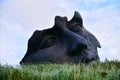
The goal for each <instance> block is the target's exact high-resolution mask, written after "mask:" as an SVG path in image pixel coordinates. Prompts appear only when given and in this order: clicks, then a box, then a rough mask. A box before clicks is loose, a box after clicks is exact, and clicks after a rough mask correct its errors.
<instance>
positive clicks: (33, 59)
mask: <svg viewBox="0 0 120 80" xmlns="http://www.w3.org/2000/svg"><path fill="white" fill-rule="evenodd" d="M97 47H99V48H100V47H101V46H100V44H99V42H98V40H97V39H96V37H95V36H94V35H93V34H91V33H90V32H89V31H87V30H86V29H85V28H84V26H83V20H82V18H81V15H80V14H79V13H78V12H75V14H74V16H73V18H72V19H71V20H70V21H68V20H67V17H60V16H56V17H55V24H54V26H53V27H52V28H49V29H45V30H42V31H38V30H36V31H35V32H34V33H33V35H32V37H31V38H30V39H29V41H28V49H27V52H26V54H25V56H24V58H23V59H22V60H21V62H20V63H21V64H22V63H25V64H30V63H32V64H36V63H44V62H52V63H61V62H69V63H80V62H86V63H88V62H91V61H93V60H98V59H99V56H98V52H97Z"/></svg>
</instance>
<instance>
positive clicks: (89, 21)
mask: <svg viewBox="0 0 120 80" xmlns="http://www.w3.org/2000/svg"><path fill="white" fill-rule="evenodd" d="M74 11H79V13H80V14H81V15H82V17H83V21H84V26H85V28H87V29H88V30H89V31H90V32H92V33H93V34H94V35H95V36H96V37H97V38H98V40H99V41H100V43H101V46H102V48H100V49H98V50H99V56H100V59H101V61H104V60H105V59H106V58H107V59H108V60H113V59H116V60H120V0H0V63H2V64H3V63H7V64H19V61H20V60H21V59H22V58H23V56H24V55H25V53H26V50H27V41H28V39H29V38H30V36H31V35H32V34H33V32H34V31H35V30H36V29H38V30H42V29H46V28H50V27H52V26H53V24H54V17H55V16H56V15H60V16H67V17H68V19H71V18H72V16H73V14H74Z"/></svg>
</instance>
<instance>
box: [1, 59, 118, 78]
mask: <svg viewBox="0 0 120 80" xmlns="http://www.w3.org/2000/svg"><path fill="white" fill-rule="evenodd" d="M0 80H120V62H119V61H105V62H104V63H102V62H94V63H92V64H87V65H86V64H68V63H63V64H50V63H47V64H39V65H22V66H19V67H16V68H15V67H13V66H10V65H4V66H2V65H0Z"/></svg>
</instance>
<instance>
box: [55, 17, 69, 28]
mask: <svg viewBox="0 0 120 80" xmlns="http://www.w3.org/2000/svg"><path fill="white" fill-rule="evenodd" d="M67 21H68V20H67V17H60V16H55V26H56V27H59V28H62V29H63V28H65V27H66V23H67Z"/></svg>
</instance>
